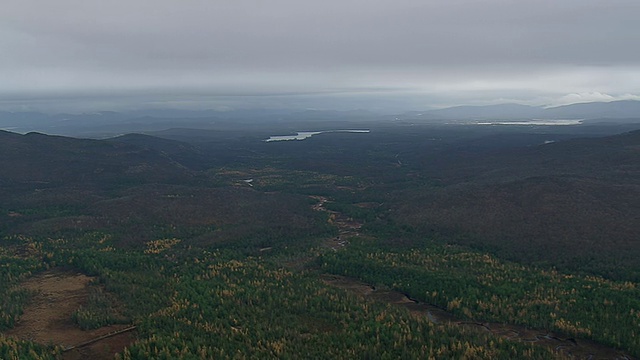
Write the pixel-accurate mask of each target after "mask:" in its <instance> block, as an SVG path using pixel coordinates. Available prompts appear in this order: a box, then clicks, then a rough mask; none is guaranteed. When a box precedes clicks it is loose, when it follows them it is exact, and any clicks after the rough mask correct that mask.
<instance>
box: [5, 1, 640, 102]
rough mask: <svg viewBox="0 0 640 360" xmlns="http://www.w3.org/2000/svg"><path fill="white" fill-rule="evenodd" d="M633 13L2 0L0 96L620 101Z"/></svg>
mask: <svg viewBox="0 0 640 360" xmlns="http://www.w3.org/2000/svg"><path fill="white" fill-rule="evenodd" d="M639 13H640V2H638V1H635V0H612V1H606V2H605V1H600V0H564V1H557V0H539V1H527V2H524V1H515V0H512V1H507V0H490V1H475V0H450V1H446V2H445V1H424V0H396V1H380V0H366V1H364V0H341V1H332V0H327V1H322V2H319V1H314V2H311V1H299V0H268V1H267V0H236V1H231V0H216V1H205V0H184V1H173V0H172V1H169V0H155V1H150V0H135V1H123V0H111V1H97V0H93V1H91V0H84V1H82V0H59V1H55V2H49V1H37V0H9V3H8V4H3V9H2V12H1V13H0V53H2V57H0V100H2V103H4V104H16V102H20V103H21V104H27V103H28V102H29V99H31V100H33V99H34V98H36V99H40V103H43V101H44V102H46V101H48V100H47V99H53V98H59V97H65V98H69V97H71V98H73V97H74V96H75V95H78V94H81V95H84V96H87V95H90V96H92V97H95V98H98V97H101V96H102V97H103V98H104V99H107V98H109V97H110V98H112V99H116V98H120V99H122V98H126V97H127V96H133V97H135V96H142V95H144V96H145V98H148V97H149V96H150V95H152V94H159V95H162V96H159V95H158V99H160V98H162V99H171V97H172V96H173V97H176V98H177V97H180V98H182V97H184V96H187V95H189V94H194V96H195V95H198V96H224V95H243V94H244V95H252V96H255V95H272V96H282V95H283V94H306V95H309V94H316V93H317V94H319V95H321V96H324V97H325V98H326V94H327V93H331V94H335V96H338V95H339V94H343V95H344V94H345V93H357V94H359V96H362V97H364V96H365V95H366V94H367V93H370V94H372V96H374V97H375V96H380V94H381V93H389V94H394V96H396V95H398V94H400V93H405V94H407V96H408V97H410V98H411V99H413V100H412V101H415V102H416V103H415V106H426V105H428V104H430V103H436V102H438V103H442V102H447V100H446V99H450V102H474V101H476V102H478V101H480V102H482V101H487V102H491V101H495V100H496V99H515V100H520V101H549V102H553V101H559V100H558V99H560V98H563V97H564V99H568V98H567V97H566V95H567V94H588V93H601V94H604V95H605V96H611V97H612V98H616V96H623V95H624V96H626V95H631V96H632V95H633V94H640V85H639V84H640V46H638V44H640V25H639V22H638V21H637V14H639ZM417 94H422V96H423V99H424V100H419V99H420V97H419V96H418V95H417ZM625 94H626V95H625ZM514 95H516V96H514ZM195 98H197V96H195ZM536 99H538V100H536ZM249 100H250V99H247V101H249ZM105 101H106V100H105ZM114 101H115V100H114ZM118 101H120V102H122V101H124V100H118ZM166 101H169V100H166ZM294 101H295V99H291V102H294ZM2 103H0V106H2V105H1V104H2ZM34 103H35V102H34Z"/></svg>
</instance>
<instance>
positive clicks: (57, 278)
mask: <svg viewBox="0 0 640 360" xmlns="http://www.w3.org/2000/svg"><path fill="white" fill-rule="evenodd" d="M91 280H92V278H91V277H88V276H86V275H84V274H80V273H76V272H63V271H58V270H50V271H47V272H44V273H42V274H39V275H36V276H34V277H32V278H30V279H28V280H27V281H25V282H24V283H23V284H22V287H24V288H25V289H29V290H32V291H35V292H36V295H35V296H34V298H33V299H32V301H31V303H30V304H29V305H28V306H27V307H26V308H25V309H24V314H23V315H22V316H21V317H20V320H19V321H18V323H17V324H16V326H15V328H13V329H11V330H9V331H6V332H5V335H6V336H12V337H16V338H20V339H24V340H31V341H34V342H38V343H41V344H45V345H48V344H55V345H61V346H63V347H65V348H66V347H70V346H73V345H76V344H80V343H83V342H86V341H89V340H91V339H94V338H97V337H99V336H102V335H105V334H107V333H110V332H112V331H115V330H119V329H121V328H125V327H127V325H118V326H115V325H114V326H105V327H102V328H99V329H95V330H89V331H84V330H81V329H80V328H78V327H77V326H76V325H75V324H74V323H73V321H72V319H71V315H72V314H73V312H74V311H75V310H76V309H78V307H80V306H81V305H83V304H85V303H86V301H87V299H88V297H89V283H90V282H91ZM133 340H134V335H132V334H131V333H124V334H120V335H117V336H114V337H112V338H108V339H104V340H101V341H99V342H96V343H93V344H91V345H89V346H86V347H82V348H79V349H74V350H72V351H69V352H66V353H65V354H64V357H63V358H64V359H86V358H91V359H97V360H100V359H113V357H114V355H115V354H116V353H118V352H121V351H122V350H123V349H124V347H125V346H127V345H129V344H130V343H131V342H132V341H133Z"/></svg>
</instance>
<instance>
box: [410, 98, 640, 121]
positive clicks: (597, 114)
mask: <svg viewBox="0 0 640 360" xmlns="http://www.w3.org/2000/svg"><path fill="white" fill-rule="evenodd" d="M402 117H403V118H414V119H428V120H453V119H456V120H488V119H500V120H506V119H509V120H525V119H630V118H636V119H640V101H635V100H621V101H611V102H590V103H580V104H571V105H563V106H557V107H548V108H545V107H542V106H528V105H519V104H500V105H487V106H455V107H450V108H445V109H437V110H429V111H424V112H421V113H416V112H411V113H406V114H403V115H402Z"/></svg>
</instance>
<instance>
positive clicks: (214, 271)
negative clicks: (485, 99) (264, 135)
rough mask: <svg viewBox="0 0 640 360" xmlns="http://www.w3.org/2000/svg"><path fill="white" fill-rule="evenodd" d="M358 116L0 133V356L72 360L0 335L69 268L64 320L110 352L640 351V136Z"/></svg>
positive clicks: (59, 348) (61, 350)
mask: <svg viewBox="0 0 640 360" xmlns="http://www.w3.org/2000/svg"><path fill="white" fill-rule="evenodd" d="M368 125H369V126H368V128H371V133H366V134H349V133H334V134H323V135H319V136H317V137H313V138H311V139H308V140H304V141H293V142H283V143H265V142H264V141H257V140H256V138H257V137H258V136H257V135H254V136H253V137H252V136H247V135H238V134H235V133H234V134H225V133H224V132H220V133H211V134H201V136H200V137H198V138H197V139H195V138H194V139H192V141H191V142H188V141H186V140H188V137H186V139H185V135H184V134H182V133H180V132H178V131H177V130H176V132H175V133H171V132H168V133H164V134H163V136H164V138H163V139H159V138H153V137H150V136H145V137H143V136H138V137H137V136H130V137H126V138H124V139H118V138H116V139H108V140H78V139H71V138H62V137H48V136H45V135H33V134H31V135H17V134H11V133H6V134H4V133H3V134H0V135H1V136H3V137H5V138H6V139H4V140H5V141H3V142H2V143H1V144H0V147H2V146H6V147H11V148H12V149H15V148H20V149H22V152H18V151H14V152H13V153H11V154H12V156H8V155H1V154H9V150H7V151H6V152H5V151H3V152H0V165H2V166H3V168H5V169H13V170H12V171H10V172H7V173H6V174H3V175H0V183H1V184H2V187H1V188H0V196H1V199H2V202H1V203H0V217H2V222H0V358H2V359H70V358H71V357H70V356H71V355H70V354H74V351H76V350H73V349H72V348H70V347H69V346H70V345H75V344H69V343H64V344H63V343H55V342H52V343H42V342H37V341H32V339H29V338H27V337H25V336H22V337H21V336H12V335H11V334H14V331H17V330H19V329H20V327H21V326H25V321H24V319H25V317H26V316H27V315H28V311H29V307H30V306H32V305H33V304H37V303H38V301H40V300H38V299H39V298H40V297H41V296H42V293H41V292H38V291H35V290H33V287H31V288H30V287H28V286H26V285H25V284H28V283H29V281H31V280H33V279H39V277H42V276H50V277H58V278H62V277H64V276H65V274H67V275H68V274H76V275H77V274H81V275H82V276H86V277H87V279H88V280H87V283H86V286H85V287H84V288H83V290H82V291H84V292H83V294H84V295H83V300H82V301H81V302H80V304H79V306H77V307H76V308H75V309H73V311H72V313H70V314H68V316H67V319H66V320H65V321H68V322H69V324H71V325H69V326H71V327H73V328H74V329H75V330H74V331H83V332H85V333H89V332H91V331H99V330H100V329H121V328H124V327H131V328H132V329H134V330H132V332H131V335H130V337H131V341H128V342H127V343H126V344H125V345H123V346H122V349H121V350H118V351H112V353H109V354H107V355H108V356H110V357H111V358H116V359H149V358H153V359H177V358H180V359H217V358H233V359H246V358H250V359H265V358H278V359H280V358H285V359H300V358H308V359H323V358H332V359H334V358H335V359H354V358H355V359H398V358H408V359H554V358H582V357H584V358H588V357H589V355H593V356H596V357H598V356H600V357H604V358H607V357H611V358H614V357H620V358H622V357H623V356H626V357H627V358H634V357H640V341H639V340H638V336H639V335H640V334H639V333H640V289H639V288H638V286H639V283H638V280H639V278H638V274H640V264H639V263H638V261H637V259H638V257H636V255H640V245H638V244H637V237H636V235H637V234H640V231H639V229H638V224H640V222H637V221H636V220H637V216H638V215H637V214H638V212H637V211H634V210H637V204H638V203H639V200H640V196H636V195H638V194H640V192H638V191H637V189H638V186H639V185H640V181H639V180H640V176H638V175H640V169H639V168H638V164H639V163H640V161H637V160H639V159H638V153H637V146H640V136H639V135H640V134H638V133H628V134H623V135H614V136H610V137H608V138H601V137H596V136H590V137H584V138H583V137H581V136H585V134H584V133H580V134H574V135H572V136H574V137H575V138H576V139H577V140H572V139H569V140H566V141H561V142H558V143H557V144H551V145H544V146H537V145H535V144H537V142H538V141H539V140H540V139H544V138H546V137H549V136H551V135H552V134H551V135H550V134H546V133H545V134H544V137H543V136H542V135H541V134H539V133H538V132H539V131H540V130H536V129H529V130H526V131H525V130H521V131H522V132H517V131H515V130H506V131H503V132H497V133H496V131H497V130H495V129H489V130H482V129H476V128H470V127H469V128H468V127H463V126H461V127H459V128H456V129H452V128H451V127H434V126H424V127H417V126H411V127H409V126H405V125H397V126H390V125H383V124H368ZM563 131H564V130H563ZM207 136H209V137H207ZM562 136H563V137H570V136H569V135H567V134H562ZM496 137H499V138H500V139H502V141H496ZM427 138H428V139H439V140H437V141H435V140H428V141H427V140H425V139H427ZM155 139H158V140H155ZM522 139H525V140H526V141H524V142H523V140H522ZM7 144H8V145H7ZM620 144H623V145H620ZM576 149H578V150H580V151H578V150H576ZM584 149H590V151H592V152H595V151H596V150H594V149H598V150H597V151H599V152H600V153H606V154H607V156H606V157H602V156H601V157H598V156H594V157H589V155H590V154H589V153H588V152H587V153H585V152H584V151H582V150H584ZM0 150H2V149H0ZM20 154H24V157H23V158H20ZM40 155H42V156H45V157H46V159H44V160H43V159H41V160H39V161H38V162H37V163H36V164H34V165H33V166H31V165H30V163H29V159H31V158H33V157H35V158H39V156H40ZM579 156H582V157H580V158H579V159H580V161H577V159H578V157H579ZM39 159H40V158H39ZM523 159H524V160H523ZM623 172H624V174H625V176H617V175H619V174H621V173H623ZM603 191H604V193H603ZM622 193H624V195H625V196H622V195H621V194H622ZM540 199H543V200H540ZM568 209H574V210H573V211H568ZM74 276H75V275H74ZM327 276H339V277H340V278H341V279H345V281H352V282H354V283H355V282H358V284H366V286H365V287H366V288H367V289H368V290H367V291H366V292H364V290H360V291H355V290H353V289H349V288H347V287H339V286H334V285H332V284H331V283H330V282H327V281H324V279H325V278H326V277H327ZM365 287H361V288H360V289H364V288H365ZM380 292H386V293H393V294H396V295H398V296H404V297H405V300H403V302H402V303H401V304H400V305H399V303H398V302H397V301H396V302H394V301H385V300H381V298H372V297H371V296H369V295H368V294H370V293H380ZM407 304H409V305H407ZM421 304H423V305H428V306H432V307H433V308H434V309H439V310H438V311H435V310H434V312H433V314H435V315H433V314H432V313H430V312H429V311H427V310H420V311H416V310H412V307H411V306H420V305H421ZM437 314H443V315H442V316H441V317H440V320H437V319H438V315H437ZM432 315H433V316H432ZM434 318H436V320H434ZM469 324H471V325H469ZM496 324H500V326H504V327H509V328H510V329H522V330H517V331H516V330H511V332H512V333H517V332H521V333H522V334H524V333H525V332H526V333H527V334H528V333H531V334H537V335H535V336H534V337H532V336H529V335H526V336H525V335H521V336H514V335H513V334H511V335H510V334H508V333H507V332H506V331H505V332H504V333H499V332H498V331H491V328H492V327H493V328H496V326H497V325H496ZM134 327H135V328H134ZM487 329H488V330H489V331H487ZM536 336H538V337H536ZM542 337H544V338H545V339H542ZM554 341H555V342H554ZM550 344H551V345H550ZM79 353H81V352H79ZM612 354H615V355H612ZM103 355H104V354H103Z"/></svg>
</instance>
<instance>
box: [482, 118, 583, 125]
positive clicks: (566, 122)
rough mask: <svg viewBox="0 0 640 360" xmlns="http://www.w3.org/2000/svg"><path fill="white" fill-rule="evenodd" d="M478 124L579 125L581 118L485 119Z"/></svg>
mask: <svg viewBox="0 0 640 360" xmlns="http://www.w3.org/2000/svg"><path fill="white" fill-rule="evenodd" d="M477 124H478V125H540V126H562V125H564V126H567V125H580V124H582V120H552V119H549V120H547V119H544V120H543V119H540V120H539V119H533V120H527V121H487V122H479V123H477Z"/></svg>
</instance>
